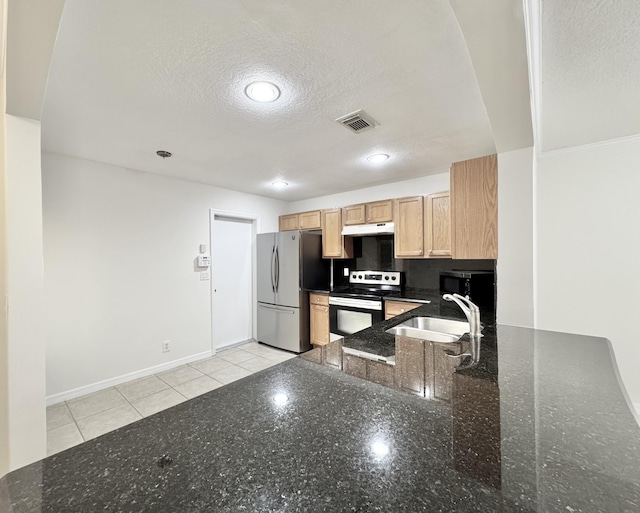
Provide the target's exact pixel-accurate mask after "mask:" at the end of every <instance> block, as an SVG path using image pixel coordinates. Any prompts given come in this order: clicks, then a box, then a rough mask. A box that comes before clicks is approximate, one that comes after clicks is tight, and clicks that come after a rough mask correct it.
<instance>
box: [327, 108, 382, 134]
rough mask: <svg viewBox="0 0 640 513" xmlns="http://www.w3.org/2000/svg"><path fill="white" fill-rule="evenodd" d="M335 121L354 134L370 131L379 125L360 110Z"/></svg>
mask: <svg viewBox="0 0 640 513" xmlns="http://www.w3.org/2000/svg"><path fill="white" fill-rule="evenodd" d="M336 121H337V122H338V123H340V124H341V125H343V126H344V127H345V128H348V129H349V130H351V131H352V132H355V133H356V134H359V133H362V132H365V131H367V130H370V129H372V128H374V127H375V126H376V125H378V124H379V123H377V122H376V120H375V119H373V118H372V117H371V116H369V114H367V113H366V112H365V111H363V110H362V109H360V110H357V111H355V112H352V113H351V114H347V115H346V116H342V117H341V118H338V119H336Z"/></svg>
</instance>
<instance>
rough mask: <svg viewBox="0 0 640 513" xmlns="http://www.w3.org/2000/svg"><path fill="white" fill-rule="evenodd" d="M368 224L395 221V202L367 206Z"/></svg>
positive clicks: (385, 201) (386, 201)
mask: <svg viewBox="0 0 640 513" xmlns="http://www.w3.org/2000/svg"><path fill="white" fill-rule="evenodd" d="M366 207H367V209H366V214H367V223H387V222H391V221H393V200H384V201H374V202H373V203H367V205H366Z"/></svg>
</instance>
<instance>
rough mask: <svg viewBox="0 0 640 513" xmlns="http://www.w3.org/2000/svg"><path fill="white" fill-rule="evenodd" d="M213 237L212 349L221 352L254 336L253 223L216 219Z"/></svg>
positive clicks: (224, 218)
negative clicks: (224, 348) (222, 349)
mask: <svg viewBox="0 0 640 513" xmlns="http://www.w3.org/2000/svg"><path fill="white" fill-rule="evenodd" d="M211 233H212V241H211V280H212V292H213V301H212V308H213V312H212V331H213V346H214V348H215V349H221V348H223V347H225V346H229V345H232V344H236V343H238V342H242V341H244V340H248V339H250V338H252V334H253V281H252V272H253V258H252V256H253V249H252V248H253V227H252V221H251V219H236V218H230V217H222V216H217V215H216V216H214V218H213V226H212V230H211Z"/></svg>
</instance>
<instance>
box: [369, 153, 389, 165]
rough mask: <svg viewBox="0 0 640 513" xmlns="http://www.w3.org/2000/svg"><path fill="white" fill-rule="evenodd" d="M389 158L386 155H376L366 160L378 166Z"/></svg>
mask: <svg viewBox="0 0 640 513" xmlns="http://www.w3.org/2000/svg"><path fill="white" fill-rule="evenodd" d="M388 158H389V155H387V154H386V153H376V154H375V155H369V156H368V157H367V160H368V161H369V162H373V163H374V164H379V163H380V162H384V161H385V160H387V159H388Z"/></svg>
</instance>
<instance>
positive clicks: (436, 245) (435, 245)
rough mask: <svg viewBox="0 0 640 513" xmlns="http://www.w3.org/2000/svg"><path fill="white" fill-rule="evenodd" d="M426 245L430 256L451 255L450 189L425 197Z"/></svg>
mask: <svg viewBox="0 0 640 513" xmlns="http://www.w3.org/2000/svg"><path fill="white" fill-rule="evenodd" d="M424 217H425V219H424V225H425V245H426V253H427V254H426V256H427V257H430V258H437V257H450V256H451V216H450V212H449V191H445V192H439V193H437V194H429V195H428V196H427V197H426V198H425V212H424Z"/></svg>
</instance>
